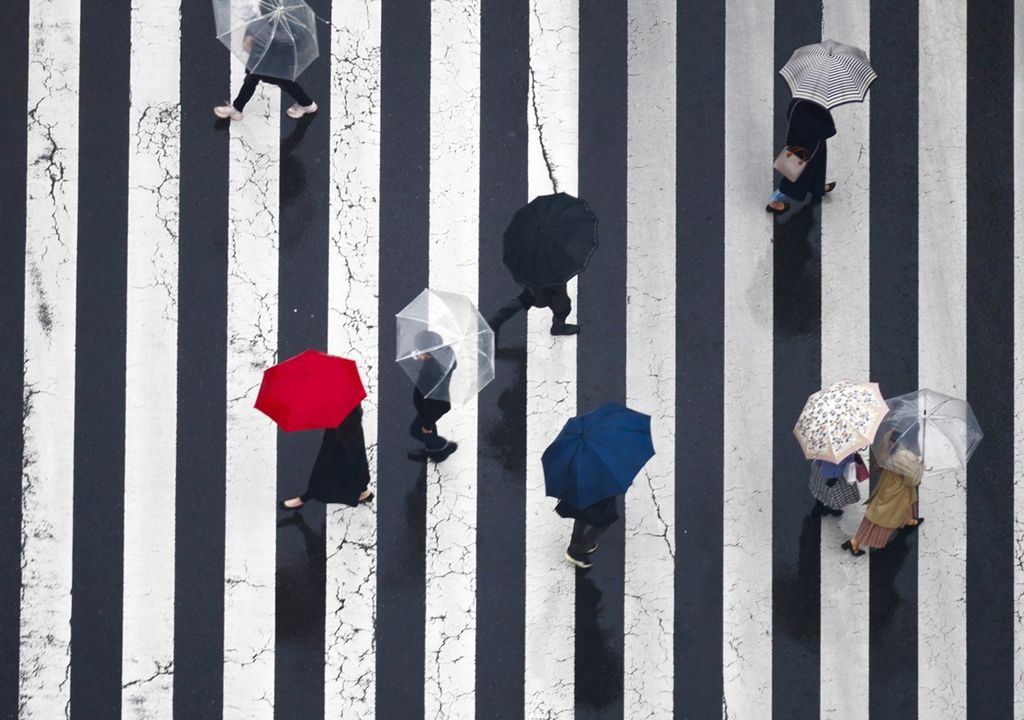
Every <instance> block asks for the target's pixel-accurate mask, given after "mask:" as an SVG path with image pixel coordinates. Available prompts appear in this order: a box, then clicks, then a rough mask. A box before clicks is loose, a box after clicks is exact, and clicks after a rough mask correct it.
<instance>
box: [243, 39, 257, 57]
mask: <svg viewBox="0 0 1024 720" xmlns="http://www.w3.org/2000/svg"><path fill="white" fill-rule="evenodd" d="M255 43H256V38H254V37H253V36H252V35H246V36H245V39H244V40H242V49H243V50H245V51H246V52H247V53H251V52H252V46H253V45H254V44H255Z"/></svg>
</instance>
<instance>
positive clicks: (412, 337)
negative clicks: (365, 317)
mask: <svg viewBox="0 0 1024 720" xmlns="http://www.w3.org/2000/svg"><path fill="white" fill-rule="evenodd" d="M395 318H396V320H397V323H396V325H397V328H396V331H397V343H396V350H397V352H396V355H397V357H396V358H395V360H396V361H397V362H398V364H399V366H400V367H401V368H402V370H404V371H405V374H406V375H408V376H409V379H410V380H412V381H413V383H415V385H416V387H418V388H419V390H420V392H421V393H423V396H424V397H426V398H431V399H435V400H446V401H448V402H451V403H452V405H464V404H465V403H467V402H468V401H469V400H470V399H471V398H473V397H474V396H475V395H476V394H477V393H479V392H480V390H482V389H483V388H484V387H485V386H486V385H487V383H489V382H490V381H491V380H493V379H494V331H493V330H491V327H490V326H489V325H488V324H487V320H485V319H484V317H483V316H482V315H481V314H480V311H479V310H477V308H476V306H475V305H474V304H473V303H472V302H471V301H470V299H469V298H467V297H466V296H465V295H459V294H457V293H450V292H444V291H441V290H431V289H430V288H427V289H426V290H424V291H423V292H421V293H420V294H419V295H417V296H416V298H415V299H414V300H413V301H412V302H411V303H409V304H408V305H406V306H405V307H404V308H402V310H401V311H400V312H399V313H398V314H397V315H396V316H395Z"/></svg>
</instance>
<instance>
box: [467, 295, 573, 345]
mask: <svg viewBox="0 0 1024 720" xmlns="http://www.w3.org/2000/svg"><path fill="white" fill-rule="evenodd" d="M532 307H536V308H544V307H546V308H551V334H552V335H575V334H576V333H578V332H579V331H580V328H579V325H573V324H572V323H567V322H566V321H565V319H566V318H567V317H569V313H571V312H572V300H571V299H570V298H569V293H568V292H567V291H566V288H565V283H562V284H561V285H547V286H544V287H539V288H530V287H528V288H525V289H524V290H523V291H522V292H521V293H519V295H518V296H517V297H515V298H513V299H512V300H510V301H509V302H507V303H505V304H504V305H503V306H502V307H501V308H500V309H499V310H498V312H496V313H495V314H494V315H493V316H492V317H491V318H490V319H488V321H487V324H488V325H490V326H491V330H493V331H494V344H495V345H497V344H498V332H499V331H500V330H501V326H502V325H504V324H505V322H506V321H508V320H510V319H511V318H512V317H513V316H515V314H516V313H518V312H519V311H520V310H529V309H530V308H532Z"/></svg>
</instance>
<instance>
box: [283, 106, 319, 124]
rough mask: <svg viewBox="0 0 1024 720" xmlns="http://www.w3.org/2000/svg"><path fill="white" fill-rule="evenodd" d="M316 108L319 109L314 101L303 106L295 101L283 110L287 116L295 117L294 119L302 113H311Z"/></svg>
mask: <svg viewBox="0 0 1024 720" xmlns="http://www.w3.org/2000/svg"><path fill="white" fill-rule="evenodd" d="M317 110H319V108H318V107H317V106H316V103H310V104H309V105H306V106H305V107H303V106H302V105H299V104H298V103H295V104H294V105H292V106H291V107H290V108H288V109H287V110H285V112H287V113H288V117H290V118H295V119H296V120H298V119H299V118H300V117H302V116H303V115H312V114H313V113H315V112H316V111H317Z"/></svg>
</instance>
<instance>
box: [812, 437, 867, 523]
mask: <svg viewBox="0 0 1024 720" xmlns="http://www.w3.org/2000/svg"><path fill="white" fill-rule="evenodd" d="M867 479H868V469H867V466H866V465H865V464H864V461H863V460H862V459H861V457H860V453H857V452H855V453H851V454H850V455H847V456H846V457H845V458H843V459H842V460H841V461H839V462H838V463H830V462H828V461H826V460H813V461H811V477H810V480H809V481H808V483H807V489H808V490H810V491H811V495H813V496H814V499H815V500H816V501H817V503H816V505H815V508H814V509H815V512H816V513H818V514H819V515H824V514H828V515H835V516H839V515H842V514H843V508H844V507H845V506H847V505H852V504H853V503H855V502H857V501H859V500H860V488H858V484H859V483H860V482H862V481H864V480H867Z"/></svg>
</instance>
